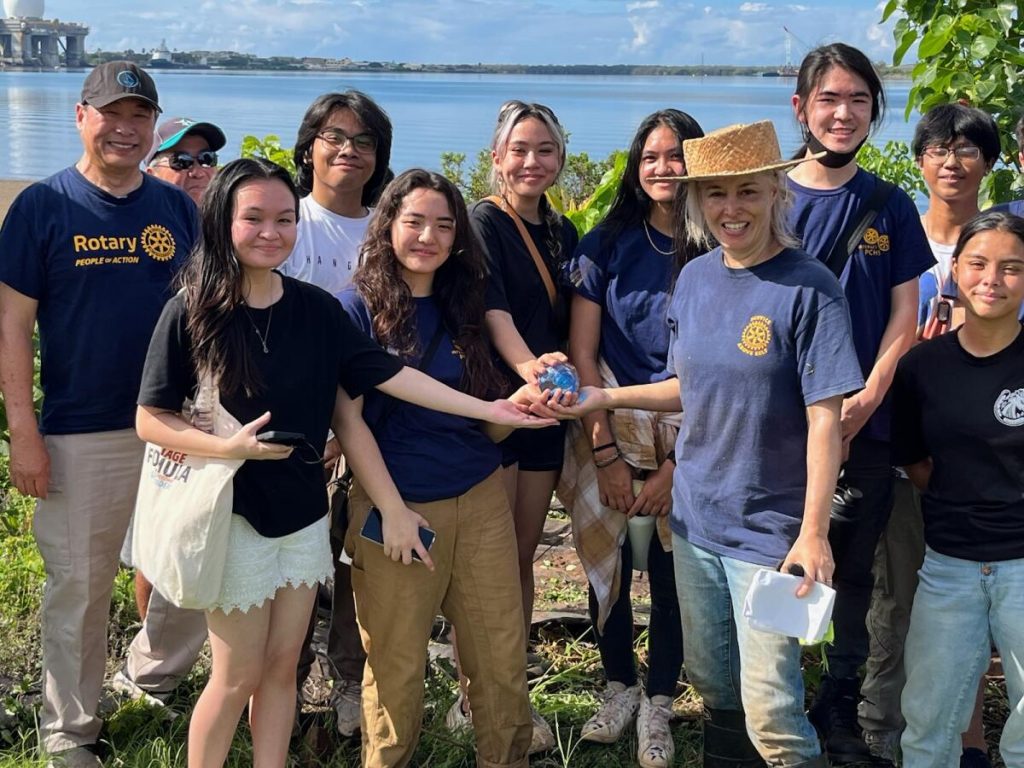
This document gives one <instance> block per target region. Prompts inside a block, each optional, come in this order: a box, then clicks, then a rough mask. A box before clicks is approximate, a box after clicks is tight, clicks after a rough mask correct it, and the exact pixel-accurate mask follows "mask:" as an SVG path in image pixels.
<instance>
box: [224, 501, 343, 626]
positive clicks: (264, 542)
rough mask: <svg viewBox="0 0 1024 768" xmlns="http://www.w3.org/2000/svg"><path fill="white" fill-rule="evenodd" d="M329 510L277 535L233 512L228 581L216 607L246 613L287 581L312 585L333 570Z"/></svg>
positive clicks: (285, 584) (227, 570) (322, 579)
mask: <svg viewBox="0 0 1024 768" xmlns="http://www.w3.org/2000/svg"><path fill="white" fill-rule="evenodd" d="M329 531H330V529H329V527H328V516H327V515H324V516H323V517H321V518H320V519H319V520H317V521H316V522H315V523H313V524H312V525H307V526H306V527H305V528H303V529H302V530H301V531H296V532H295V533H290V534H288V535H287V536H281V537H279V538H273V539H270V538H267V537H265V536H260V535H259V534H258V533H256V530H255V529H254V528H253V527H252V526H251V525H249V522H248V521H247V520H246V519H245V518H244V517H242V516H241V515H234V514H233V515H231V531H230V533H229V534H228V553H227V557H226V558H225V561H224V583H223V584H221V588H220V597H219V598H218V599H217V605H216V608H217V609H219V610H221V611H224V612H225V613H230V612H231V611H235V610H240V611H242V612H243V613H244V612H246V611H248V610H249V609H250V608H252V607H253V606H257V605H262V604H263V603H264V602H265V601H266V600H268V599H270V598H272V597H273V596H274V594H275V593H276V592H277V590H278V589H280V588H281V587H285V586H290V587H297V586H300V585H305V586H309V587H311V586H313V585H315V584H317V583H318V582H321V581H324V580H325V579H327V577H329V576H330V575H331V573H332V572H333V570H334V569H333V563H332V562H331V543H330V536H329Z"/></svg>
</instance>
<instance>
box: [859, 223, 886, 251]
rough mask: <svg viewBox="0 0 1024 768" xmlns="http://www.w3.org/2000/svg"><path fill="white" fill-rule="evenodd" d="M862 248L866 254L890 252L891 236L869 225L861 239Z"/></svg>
mask: <svg viewBox="0 0 1024 768" xmlns="http://www.w3.org/2000/svg"><path fill="white" fill-rule="evenodd" d="M860 250H861V253H863V254H864V255H865V256H881V255H882V254H883V253H888V252H889V236H888V235H881V234H879V233H878V230H877V229H875V228H874V227H868V228H867V230H865V232H864V239H863V240H861V243H860Z"/></svg>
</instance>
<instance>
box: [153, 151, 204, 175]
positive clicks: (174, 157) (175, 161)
mask: <svg viewBox="0 0 1024 768" xmlns="http://www.w3.org/2000/svg"><path fill="white" fill-rule="evenodd" d="M165 157H166V158H167V162H166V163H162V162H160V158H159V157H158V158H157V159H156V160H155V161H154V162H152V163H150V165H166V166H167V167H169V168H171V169H172V170H175V171H187V170H188V169H189V168H191V167H192V166H193V165H195V164H196V163H199V166H200V167H201V168H216V167H217V153H216V152H214V151H213V150H212V149H204V150H203V151H202V152H197V153H196V154H195V156H192V155H190V154H189V153H188V152H172V153H171V154H170V155H165Z"/></svg>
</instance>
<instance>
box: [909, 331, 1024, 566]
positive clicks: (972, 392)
mask: <svg viewBox="0 0 1024 768" xmlns="http://www.w3.org/2000/svg"><path fill="white" fill-rule="evenodd" d="M958 337H959V334H958V333H947V334H945V335H943V336H940V337H938V338H936V339H933V340H931V341H926V342H924V343H922V344H920V345H919V346H918V347H916V348H914V349H912V350H911V351H910V352H908V353H907V354H906V355H905V356H904V357H903V359H902V360H901V361H900V364H899V366H898V367H897V369H896V378H895V380H894V381H893V388H892V391H893V413H894V419H893V459H894V463H895V464H897V465H899V466H906V465H908V464H915V463H917V462H919V461H922V460H924V459H925V458H927V457H929V456H930V457H931V459H932V462H933V465H934V468H933V470H932V475H931V480H930V481H929V483H928V489H927V490H926V491H925V492H924V494H923V496H922V505H921V506H922V511H923V513H924V526H925V527H924V537H925V541H926V542H927V543H928V546H929V547H931V548H932V549H934V550H935V551H936V552H939V553H941V554H944V555H949V556H950V557H958V558H961V559H964V560H975V561H978V562H986V561H998V560H1014V559H1018V558H1024V333H1021V334H1020V335H1018V336H1017V338H1016V339H1015V340H1014V342H1013V343H1012V344H1010V346H1008V347H1007V348H1006V349H1004V350H1002V351H1000V352H997V353H996V354H994V355H991V356H989V357H974V356H973V355H971V354H969V353H968V352H967V351H965V350H964V348H963V347H961V346H960V342H959V338H958Z"/></svg>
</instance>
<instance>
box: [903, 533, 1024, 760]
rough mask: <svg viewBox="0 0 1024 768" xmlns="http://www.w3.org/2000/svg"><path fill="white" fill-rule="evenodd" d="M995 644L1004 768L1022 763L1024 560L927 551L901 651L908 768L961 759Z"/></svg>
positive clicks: (904, 736)
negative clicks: (982, 559)
mask: <svg viewBox="0 0 1024 768" xmlns="http://www.w3.org/2000/svg"><path fill="white" fill-rule="evenodd" d="M993 641H994V642H995V645H996V648H998V649H999V653H1000V655H1001V656H1002V661H1003V673H1004V675H1005V676H1006V693H1007V696H1008V699H1009V708H1010V715H1009V717H1008V718H1007V720H1006V725H1005V726H1004V728H1003V736H1002V739H1001V740H1000V742H999V751H1000V753H1001V754H1002V757H1003V762H1004V763H1006V766H1007V768H1022V767H1024V559H1021V560H1004V561H1001V562H992V563H979V562H976V561H973V560H960V559H958V558H955V557H949V556H947V555H940V554H939V553H938V552H935V551H934V550H932V549H927V550H926V551H925V557H924V565H922V566H921V570H920V572H919V573H918V586H917V594H916V595H915V596H914V608H913V611H912V612H911V614H910V632H909V634H908V635H907V643H906V648H905V650H904V654H905V655H904V658H905V663H906V672H907V684H906V686H905V687H904V689H903V717H904V718H905V719H906V721H907V727H906V730H905V731H904V732H903V740H902V747H903V766H904V768H948V766H951V765H958V764H959V760H960V746H961V745H960V734H961V733H963V732H964V731H966V730H967V725H968V723H969V722H970V719H971V711H972V710H973V708H974V698H975V695H976V693H977V690H978V680H979V679H980V678H981V675H982V674H983V673H984V672H985V670H986V669H987V668H988V663H989V655H990V651H991V647H992V646H991V644H992V642H993Z"/></svg>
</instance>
